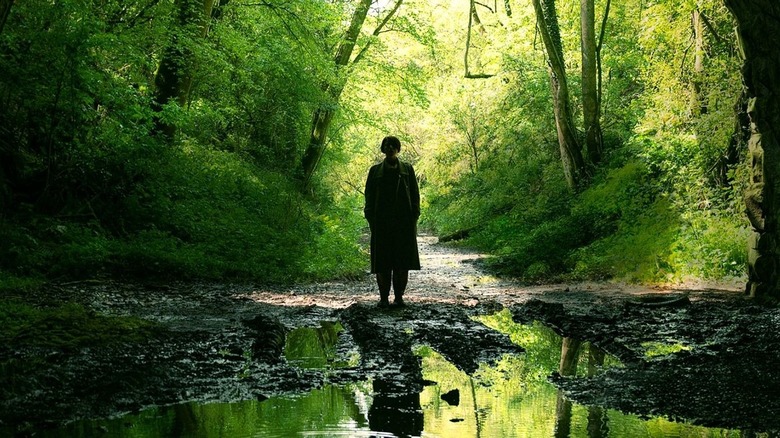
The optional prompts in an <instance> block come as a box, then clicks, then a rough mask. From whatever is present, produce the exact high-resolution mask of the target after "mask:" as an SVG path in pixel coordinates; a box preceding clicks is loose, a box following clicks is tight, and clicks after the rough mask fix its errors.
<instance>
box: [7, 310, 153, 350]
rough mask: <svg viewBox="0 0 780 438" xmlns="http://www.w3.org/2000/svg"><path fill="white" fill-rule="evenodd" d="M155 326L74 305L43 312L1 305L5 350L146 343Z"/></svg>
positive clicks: (140, 320) (142, 321)
mask: <svg viewBox="0 0 780 438" xmlns="http://www.w3.org/2000/svg"><path fill="white" fill-rule="evenodd" d="M153 329H154V325H153V324H152V323H150V322H149V321H145V320H142V319H139V318H134V317H109V316H104V315H100V314H97V313H95V312H93V311H91V310H88V309H85V308H84V307H83V306H81V305H78V304H73V303H68V304H63V305H61V306H58V307H51V308H39V307H33V306H31V305H29V304H25V303H22V302H20V301H15V300H2V301H0V343H1V344H2V345H3V348H9V349H13V348H19V347H20V346H24V347H27V348H29V347H33V348H55V349H78V348H81V347H85V346H94V345H106V344H113V343H122V342H129V341H133V340H136V341H137V340H140V339H146V338H147V337H148V336H149V335H150V333H151V332H152V330H153Z"/></svg>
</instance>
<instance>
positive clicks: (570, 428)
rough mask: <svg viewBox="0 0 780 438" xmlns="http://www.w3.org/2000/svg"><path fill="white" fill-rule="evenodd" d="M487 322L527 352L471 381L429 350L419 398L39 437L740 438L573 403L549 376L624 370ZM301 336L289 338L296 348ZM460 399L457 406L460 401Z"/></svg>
mask: <svg viewBox="0 0 780 438" xmlns="http://www.w3.org/2000/svg"><path fill="white" fill-rule="evenodd" d="M483 322H484V323H486V324H488V325H490V326H491V327H494V328H496V329H499V330H501V331H504V332H505V333H508V334H509V335H510V336H511V337H512V339H513V340H514V341H515V342H518V343H519V344H520V345H522V346H523V347H524V348H525V349H526V353H525V354H523V355H519V356H507V357H505V358H504V359H502V360H501V361H500V362H499V363H497V364H495V365H494V366H482V367H480V369H479V370H477V371H476V372H475V373H473V374H472V375H468V374H465V373H463V372H462V371H460V370H458V369H457V368H456V367H455V366H453V365H452V364H451V363H450V362H448V361H447V360H446V359H445V358H444V357H442V356H441V355H439V354H438V353H437V352H436V351H434V350H433V349H431V348H429V347H426V346H420V347H419V348H417V349H416V351H415V352H416V354H418V355H419V356H420V358H421V361H422V373H423V376H422V377H423V379H425V380H427V381H432V382H436V383H435V384H431V385H429V386H425V387H424V388H423V389H422V391H417V388H416V386H415V387H414V389H411V388H408V387H406V386H405V385H404V382H401V381H398V380H385V379H374V380H367V381H362V382H357V383H353V384H349V385H340V386H335V385H329V386H325V387H323V388H320V389H317V390H314V391H312V392H310V393H308V394H305V395H302V396H298V397H272V398H270V399H268V400H265V401H256V400H250V401H245V402H241V403H231V404H216V403H215V404H184V405H179V406H173V407H165V408H154V409H149V410H146V411H143V412H141V413H139V414H135V415H129V416H127V417H124V418H120V419H113V420H101V421H95V422H80V423H75V424H72V425H69V426H67V427H65V428H62V429H60V430H53V431H40V432H39V433H37V434H36V435H37V436H42V437H93V436H95V437H97V436H111V437H157V436H168V437H231V438H232V437H270V438H274V437H293V436H306V437H336V436H349V437H370V436H382V437H389V436H397V437H418V436H419V437H423V438H425V437H475V438H485V437H490V438H493V437H501V438H504V437H528V438H537V437H539V438H542V437H543V438H549V437H551V436H554V437H571V438H586V437H587V438H596V437H599V438H606V437H634V436H643V437H692V436H696V437H715V436H717V437H739V436H741V434H740V433H739V432H737V431H728V430H722V429H708V428H703V427H698V426H693V425H690V424H685V423H674V422H670V421H667V420H664V419H662V418H653V419H649V420H648V419H640V418H638V417H636V416H631V415H625V414H622V413H620V412H617V411H614V410H606V409H601V408H598V407H585V406H581V405H578V404H576V403H572V402H571V401H570V400H567V399H566V398H565V397H564V396H563V395H562V394H561V393H560V392H559V391H558V390H557V389H556V388H555V387H554V386H553V385H551V384H550V383H549V382H548V380H547V376H549V374H550V373H551V372H553V371H556V370H557V371H558V372H559V373H560V374H562V375H575V374H576V375H581V376H586V375H593V374H595V373H597V372H599V370H601V369H602V368H604V367H609V366H619V364H618V363H617V361H616V360H615V359H614V358H612V357H610V356H608V355H605V354H604V352H603V351H600V350H599V349H598V348H596V347H595V346H592V345H590V344H588V343H579V342H577V341H576V340H573V339H569V340H566V339H561V338H560V337H559V336H557V335H556V334H555V333H554V332H552V331H551V330H549V329H547V328H546V327H543V326H541V325H539V324H534V325H527V326H520V325H517V324H515V323H513V322H512V321H511V317H510V316H507V315H503V316H502V315H497V316H495V317H490V318H486V319H484V320H483ZM337 329H338V328H337V327H335V326H333V327H329V328H326V327H323V328H322V329H319V328H318V329H311V330H307V331H302V332H300V333H299V335H300V339H301V340H302V341H301V342H302V343H303V344H304V345H305V346H304V347H300V346H297V345H292V344H291V343H290V339H288V346H287V347H286V348H285V351H286V352H287V354H288V358H289V359H290V360H292V361H298V360H300V364H301V366H304V365H305V364H322V363H325V364H329V363H332V361H333V357H334V356H333V355H334V353H333V351H334V348H335V346H334V345H335V343H334V342H333V343H332V342H330V341H331V340H333V339H335V338H333V337H331V335H330V333H332V331H333V330H337ZM297 336H298V335H295V336H293V337H292V338H293V339H294V338H295V337H297ZM456 394H457V397H456V396H455V395H456Z"/></svg>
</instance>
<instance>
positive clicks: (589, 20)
mask: <svg viewBox="0 0 780 438" xmlns="http://www.w3.org/2000/svg"><path fill="white" fill-rule="evenodd" d="M593 2H594V0H580V46H581V52H582V116H583V121H584V127H585V149H586V150H587V151H588V159H589V160H590V162H591V163H592V164H596V163H598V162H599V161H601V123H600V121H599V115H600V108H599V87H598V85H599V79H598V78H599V76H600V72H599V71H598V70H599V69H598V60H597V55H596V53H597V50H596V49H597V46H596V26H595V20H596V18H595V15H596V14H595V11H594V9H595V8H594V4H593ZM608 10H609V9H607V11H608ZM605 23H606V19H605ZM603 29H604V25H603V24H602V37H603V35H604V34H603ZM600 45H601V44H599V48H600Z"/></svg>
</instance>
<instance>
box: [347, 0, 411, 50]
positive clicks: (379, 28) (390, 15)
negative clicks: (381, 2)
mask: <svg viewBox="0 0 780 438" xmlns="http://www.w3.org/2000/svg"><path fill="white" fill-rule="evenodd" d="M403 1H404V0H398V1H396V2H395V5H393V8H392V9H391V10H390V12H388V13H387V15H386V16H385V18H384V19H383V20H382V22H380V23H379V25H378V26H377V27H376V29H374V31H373V32H372V33H371V36H374V37H377V36H379V34H380V33H382V29H383V28H384V27H385V26H386V25H387V23H388V22H389V21H390V19H391V18H393V15H395V13H396V12H398V8H400V7H401V3H403ZM371 41H372V40H368V41H367V42H366V45H365V46H363V47H362V48H361V49H360V51H359V52H358V54H357V56H355V59H354V60H353V61H352V64H353V65H354V64H357V63H358V62H359V61H360V60H361V59H363V55H364V54H365V53H366V50H368V48H369V47H370V46H371Z"/></svg>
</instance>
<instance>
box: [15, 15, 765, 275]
mask: <svg viewBox="0 0 780 438" xmlns="http://www.w3.org/2000/svg"><path fill="white" fill-rule="evenodd" d="M735 25H736V22H735V18H734V17H733V16H732V13H731V12H730V11H729V9H727V7H726V6H725V5H724V3H723V2H722V1H721V0H683V1H680V0H674V1H672V0H625V1H621V2H611V1H610V0H597V1H595V4H594V1H593V0H582V1H581V2H574V1H561V0H559V1H558V2H555V1H554V0H530V1H516V0H503V1H501V2H496V1H494V2H476V1H475V0H471V1H469V0H458V1H448V0H430V1H428V0H386V1H378V2H376V1H374V2H372V1H371V0H257V1H255V0H221V1H219V0H216V1H215V0H205V1H204V0H122V1H119V0H56V1H55V0H25V1H17V2H13V1H11V0H2V1H0V166H1V167H0V242H2V244H0V285H1V286H2V288H19V287H27V286H31V285H35V284H39V282H41V281H70V280H79V279H93V278H121V279H143V280H155V281H157V280H208V281H258V282H288V281H314V280H319V279H326V278H337V277H354V276H356V275H362V273H363V272H365V271H366V269H367V266H368V257H367V254H366V249H365V243H364V242H365V240H364V238H363V234H364V233H365V232H366V231H367V227H366V224H365V221H364V219H363V217H362V207H363V194H362V191H363V185H364V182H365V174H366V172H367V169H368V167H369V166H370V165H371V164H372V163H374V162H376V161H377V160H379V159H381V154H380V152H379V142H380V141H381V139H382V137H384V136H385V135H396V136H398V137H399V138H400V139H401V141H402V143H403V150H402V152H401V157H402V159H405V160H408V161H409V162H411V163H413V164H414V166H415V169H416V170H417V173H418V175H419V178H420V186H421V191H422V198H423V213H422V218H421V223H420V225H421V229H423V230H425V231H427V232H430V233H433V234H436V235H438V236H440V237H442V238H444V239H443V240H449V239H453V242H454V243H453V244H462V245H469V246H474V247H478V248H480V249H482V250H484V251H487V252H489V253H491V254H493V255H494V256H495V257H493V258H492V259H491V260H492V261H491V263H490V264H491V267H492V268H493V269H495V270H496V271H497V272H499V273H501V274H504V275H511V276H514V277H518V278H520V279H522V280H525V281H529V282H539V281H544V282H549V281H576V280H601V279H618V280H627V281H640V282H668V281H672V282H675V281H685V280H690V279H707V280H723V279H733V278H739V279H742V278H746V277H747V268H746V265H747V261H748V260H747V259H748V251H747V243H746V242H748V238H749V236H750V235H751V233H752V229H751V223H750V222H749V221H748V216H746V215H745V209H746V205H745V201H744V198H743V192H745V190H746V188H747V186H748V184H749V181H748V180H749V175H750V169H749V168H748V164H747V163H748V162H749V160H747V154H748V144H747V139H748V136H749V132H748V121H747V106H748V98H747V95H746V93H745V91H744V88H743V78H742V73H741V71H740V69H741V67H742V65H743V62H744V53H743V51H742V50H741V49H740V44H739V43H738V34H737V32H735Z"/></svg>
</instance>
